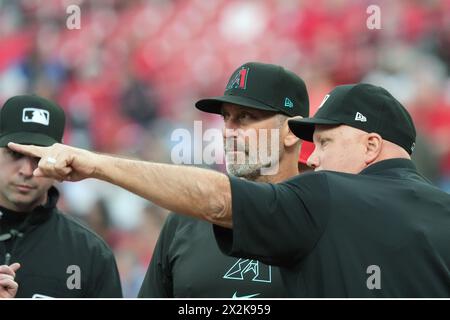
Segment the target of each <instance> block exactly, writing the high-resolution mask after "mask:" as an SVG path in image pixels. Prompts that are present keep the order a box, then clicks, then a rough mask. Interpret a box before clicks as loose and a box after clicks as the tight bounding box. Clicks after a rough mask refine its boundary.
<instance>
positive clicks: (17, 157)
mask: <svg viewBox="0 0 450 320" xmlns="http://www.w3.org/2000/svg"><path fill="white" fill-rule="evenodd" d="M8 154H9V156H10V157H11V158H13V159H16V160H17V159H20V158H22V157H23V154H21V153H18V152H15V151H12V150H9V151H8Z"/></svg>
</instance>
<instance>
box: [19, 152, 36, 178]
mask: <svg viewBox="0 0 450 320" xmlns="http://www.w3.org/2000/svg"><path fill="white" fill-rule="evenodd" d="M37 166H38V163H37V161H36V159H34V158H31V157H23V158H22V159H20V170H19V172H20V174H22V175H23V176H26V177H31V176H33V171H34V170H35V169H36V168H37Z"/></svg>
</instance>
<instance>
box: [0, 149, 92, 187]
mask: <svg viewBox="0 0 450 320" xmlns="http://www.w3.org/2000/svg"><path fill="white" fill-rule="evenodd" d="M8 148H10V149H11V150H13V151H16V152H19V153H21V154H24V155H26V156H29V157H36V158H40V161H39V166H38V168H37V169H36V170H35V171H34V175H35V176H36V177H47V178H53V179H56V180H59V181H79V180H83V179H86V178H89V177H92V175H93V173H94V172H95V160H96V159H97V158H98V157H100V155H98V154H95V153H92V152H90V151H87V150H83V149H78V148H74V147H70V146H67V145H63V144H59V143H55V144H54V145H52V146H50V147H38V146H31V145H22V144H17V143H13V142H10V143H8Z"/></svg>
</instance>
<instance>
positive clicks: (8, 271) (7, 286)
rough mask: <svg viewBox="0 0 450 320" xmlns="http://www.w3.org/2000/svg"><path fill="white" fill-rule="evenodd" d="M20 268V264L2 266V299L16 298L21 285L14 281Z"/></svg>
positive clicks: (0, 278)
mask: <svg viewBox="0 0 450 320" xmlns="http://www.w3.org/2000/svg"><path fill="white" fill-rule="evenodd" d="M19 268H20V264H19V263H13V264H12V265H10V266H7V265H2V266H0V298H14V297H15V296H16V293H17V289H18V288H19V285H18V284H17V282H15V281H14V278H15V277H16V271H17V270H18V269H19Z"/></svg>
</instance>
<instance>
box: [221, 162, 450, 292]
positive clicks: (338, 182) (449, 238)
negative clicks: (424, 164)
mask: <svg viewBox="0 0 450 320" xmlns="http://www.w3.org/2000/svg"><path fill="white" fill-rule="evenodd" d="M230 183H231V191H232V210H233V229H225V228H221V227H218V226H215V227H214V231H215V235H216V239H217V241H218V244H219V247H220V248H221V249H222V250H223V252H225V253H227V254H230V255H234V256H238V257H247V258H251V259H259V260H261V261H264V262H266V263H270V264H273V265H279V266H282V268H281V274H282V277H283V280H284V282H285V283H286V286H287V289H288V293H289V295H290V296H293V297H449V296H450V195H449V194H447V193H445V192H443V191H441V190H439V189H438V188H436V187H434V186H432V185H431V184H429V183H428V182H427V181H426V180H425V179H424V178H423V177H421V176H420V175H419V174H418V173H417V171H416V170H415V167H414V165H413V163H412V162H411V161H409V160H406V159H391V160H385V161H382V162H379V163H376V164H374V165H371V166H370V167H368V168H366V169H365V170H363V171H362V172H361V173H360V174H358V175H353V174H345V173H337V172H330V171H322V172H313V173H306V174H303V175H300V176H297V177H295V178H292V179H290V180H288V181H285V182H283V183H280V184H257V183H252V182H249V181H244V180H241V179H236V178H232V177H230Z"/></svg>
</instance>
